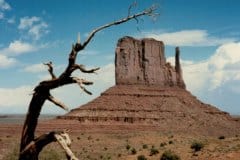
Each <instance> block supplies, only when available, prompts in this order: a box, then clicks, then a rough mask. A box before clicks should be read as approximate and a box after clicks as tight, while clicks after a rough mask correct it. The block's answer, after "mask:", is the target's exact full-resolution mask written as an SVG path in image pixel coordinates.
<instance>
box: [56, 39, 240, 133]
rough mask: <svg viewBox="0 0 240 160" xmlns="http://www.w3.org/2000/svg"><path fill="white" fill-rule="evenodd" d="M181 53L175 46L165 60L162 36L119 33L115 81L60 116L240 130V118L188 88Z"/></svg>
mask: <svg viewBox="0 0 240 160" xmlns="http://www.w3.org/2000/svg"><path fill="white" fill-rule="evenodd" d="M179 54H180V52H179V48H176V55H175V67H173V66H171V65H170V63H167V62H166V59H165V55H164V44H163V42H160V41H156V40H154V39H143V40H136V39H134V38H131V37H124V38H122V39H120V40H119V41H118V44H117V48H116V58H115V65H116V66H115V69H116V73H115V74H116V85H115V86H113V87H111V88H109V89H107V90H106V91H104V92H103V93H102V94H101V96H99V97H98V98H96V99H94V100H92V101H91V102H89V103H87V104H85V105H82V106H80V107H78V108H76V109H74V110H72V111H71V112H69V113H68V114H66V115H64V116H60V117H58V118H59V119H64V120H77V121H78V122H79V123H81V124H82V123H83V124H90V123H91V124H92V123H94V124H100V125H101V124H104V125H109V126H111V125H112V126H117V125H119V126H122V125H123V124H126V125H129V124H134V125H135V126H137V128H138V127H139V126H140V128H141V127H142V128H143V129H144V130H145V129H146V128H148V129H150V128H151V127H152V129H155V130H156V129H157V130H161V131H166V132H169V131H176V132H188V133H190V132H192V133H194V134H201V135H218V136H219V135H235V134H236V133H240V124H239V122H236V121H235V120H234V119H233V118H232V117H231V116H230V115H229V114H228V113H226V112H222V111H220V110H219V109H217V108H216V107H214V106H211V105H207V104H205V103H203V102H201V101H199V100H198V99H197V98H196V97H195V96H193V95H192V94H191V93H190V92H188V91H187V90H186V89H185V84H184V81H183V78H182V69H181V65H180V60H179ZM150 126H151V127H150ZM131 127H132V126H131ZM149 127H150V128H149ZM133 129H134V128H133Z"/></svg>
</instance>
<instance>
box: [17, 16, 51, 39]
mask: <svg viewBox="0 0 240 160" xmlns="http://www.w3.org/2000/svg"><path fill="white" fill-rule="evenodd" d="M47 28H48V24H47V23H46V22H44V21H43V20H42V19H41V18H40V17H36V16H33V17H23V18H21V19H20V24H19V26H18V29H19V30H24V31H27V32H28V34H29V35H30V36H32V37H33V38H34V39H35V40H38V39H39V38H40V37H41V36H42V35H43V34H47V33H48V32H49V30H47Z"/></svg>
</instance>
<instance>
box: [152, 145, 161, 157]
mask: <svg viewBox="0 0 240 160" xmlns="http://www.w3.org/2000/svg"><path fill="white" fill-rule="evenodd" d="M158 153H159V151H158V150H157V149H156V148H154V147H153V148H151V150H150V156H153V155H155V154H158Z"/></svg>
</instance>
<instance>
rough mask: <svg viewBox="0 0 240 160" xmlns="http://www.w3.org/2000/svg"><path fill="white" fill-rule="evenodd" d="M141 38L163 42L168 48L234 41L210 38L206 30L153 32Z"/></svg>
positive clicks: (211, 44) (231, 39)
mask: <svg viewBox="0 0 240 160" xmlns="http://www.w3.org/2000/svg"><path fill="white" fill-rule="evenodd" d="M143 36H144V37H151V38H155V39H157V40H161V41H164V43H165V44H166V45H169V46H216V45H221V44H225V43H228V42H233V41H235V39H234V38H218V37H214V36H211V35H209V34H208V32H207V31H206V30H182V31H177V32H165V33H158V32H156V31H154V32H145V33H143Z"/></svg>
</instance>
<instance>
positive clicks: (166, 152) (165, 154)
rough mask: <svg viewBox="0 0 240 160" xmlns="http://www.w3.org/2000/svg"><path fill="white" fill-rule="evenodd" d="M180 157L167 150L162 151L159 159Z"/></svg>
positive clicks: (178, 158)
mask: <svg viewBox="0 0 240 160" xmlns="http://www.w3.org/2000/svg"><path fill="white" fill-rule="evenodd" d="M180 159H181V158H180V157H179V156H178V155H176V154H175V153H174V152H172V151H170V150H167V151H165V152H163V154H162V156H161V158H160V160H180Z"/></svg>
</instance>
